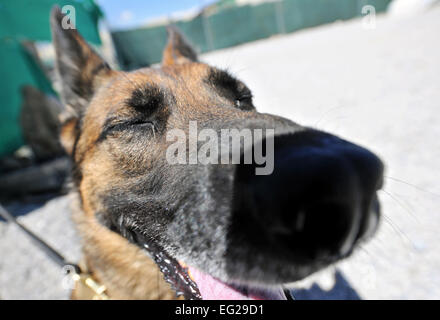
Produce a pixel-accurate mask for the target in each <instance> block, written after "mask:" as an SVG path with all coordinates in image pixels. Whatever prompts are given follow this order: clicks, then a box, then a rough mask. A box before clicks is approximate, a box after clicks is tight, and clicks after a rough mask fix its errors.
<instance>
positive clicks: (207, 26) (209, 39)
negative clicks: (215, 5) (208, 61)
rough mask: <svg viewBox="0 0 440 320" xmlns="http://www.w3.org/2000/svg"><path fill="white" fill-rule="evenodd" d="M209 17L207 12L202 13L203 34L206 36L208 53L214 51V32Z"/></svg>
mask: <svg viewBox="0 0 440 320" xmlns="http://www.w3.org/2000/svg"><path fill="white" fill-rule="evenodd" d="M208 19H209V18H208V16H207V14H206V11H205V10H203V11H202V26H203V33H204V34H205V39H206V43H207V45H208V51H212V50H214V40H213V37H212V30H211V25H210V24H209V21H208Z"/></svg>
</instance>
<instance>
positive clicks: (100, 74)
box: [50, 6, 112, 116]
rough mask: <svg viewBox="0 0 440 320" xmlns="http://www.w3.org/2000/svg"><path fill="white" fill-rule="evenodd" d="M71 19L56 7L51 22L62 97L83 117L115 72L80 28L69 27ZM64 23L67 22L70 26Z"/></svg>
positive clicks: (67, 104) (66, 103)
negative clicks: (96, 95)
mask: <svg viewBox="0 0 440 320" xmlns="http://www.w3.org/2000/svg"><path fill="white" fill-rule="evenodd" d="M68 19H69V17H68V16H65V15H64V14H63V13H62V12H61V10H60V8H59V7H58V6H55V7H54V8H53V9H52V12H51V17H50V23H51V29H52V40H53V44H54V47H55V54H56V60H55V63H56V69H57V72H58V74H59V76H60V80H61V86H62V88H61V90H62V92H61V95H62V99H63V102H64V103H65V105H66V106H68V107H69V108H72V109H73V112H75V113H76V114H77V115H78V116H80V115H81V114H82V113H83V112H84V110H85V108H86V107H87V105H88V103H89V101H90V99H91V98H92V96H93V94H94V92H95V91H96V89H97V88H98V87H99V86H100V85H102V83H103V82H104V81H105V80H106V79H107V78H108V77H109V76H110V75H111V74H112V71H111V69H110V67H109V65H108V64H107V63H106V62H105V61H104V60H103V59H102V58H101V57H100V56H99V55H98V54H97V53H96V52H95V51H94V50H93V49H92V48H91V47H90V46H89V45H88V44H87V42H86V41H85V40H84V39H83V38H82V37H81V35H80V34H79V33H78V31H77V30H76V29H70V28H68V27H69V25H68V24H67V23H66V21H64V22H63V20H68ZM63 25H66V28H64V27H63Z"/></svg>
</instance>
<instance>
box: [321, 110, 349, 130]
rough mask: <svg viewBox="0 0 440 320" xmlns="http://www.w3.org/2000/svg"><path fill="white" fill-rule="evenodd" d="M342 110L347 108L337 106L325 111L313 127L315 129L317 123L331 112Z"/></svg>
mask: <svg viewBox="0 0 440 320" xmlns="http://www.w3.org/2000/svg"><path fill="white" fill-rule="evenodd" d="M342 108H347V106H338V107H333V108H330V109H328V110H327V111H325V112H324V113H323V114H322V115H321V117H320V118H319V119H318V121H316V123H315V124H314V127H317V126H318V125H319V123H320V122H321V121H322V120H324V118H325V117H326V116H327V115H328V114H329V113H331V112H333V111H335V110H338V109H342Z"/></svg>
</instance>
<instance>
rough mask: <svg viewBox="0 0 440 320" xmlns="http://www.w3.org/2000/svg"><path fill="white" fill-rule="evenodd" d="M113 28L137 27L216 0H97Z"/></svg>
mask: <svg viewBox="0 0 440 320" xmlns="http://www.w3.org/2000/svg"><path fill="white" fill-rule="evenodd" d="M96 2H97V3H98V4H99V6H100V7H101V9H102V10H103V11H104V13H105V16H106V20H107V21H108V23H109V24H110V27H111V28H112V29H122V28H131V27H136V26H139V25H142V24H145V23H146V22H148V21H151V20H152V19H154V18H158V17H164V16H168V15H170V14H172V13H176V12H184V11H187V10H193V9H195V8H201V7H203V6H205V5H207V4H209V3H212V2H215V0H96Z"/></svg>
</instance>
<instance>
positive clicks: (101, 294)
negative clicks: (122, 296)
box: [0, 204, 109, 300]
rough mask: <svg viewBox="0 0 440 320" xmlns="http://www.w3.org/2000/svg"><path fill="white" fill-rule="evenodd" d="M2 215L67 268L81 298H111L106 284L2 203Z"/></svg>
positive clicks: (0, 206) (57, 262)
mask: <svg viewBox="0 0 440 320" xmlns="http://www.w3.org/2000/svg"><path fill="white" fill-rule="evenodd" d="M0 217H3V218H4V219H5V220H6V221H7V222H9V223H12V224H14V225H16V226H17V227H18V228H19V229H20V230H21V231H23V232H24V233H26V234H27V235H28V236H29V237H30V238H31V239H32V240H33V241H34V242H35V244H36V245H37V246H38V247H39V248H40V249H41V250H42V251H44V253H45V254H46V255H47V256H49V258H50V259H52V261H54V262H55V263H56V264H57V265H59V266H60V267H61V268H62V269H63V270H66V272H67V274H68V275H70V276H71V277H72V280H73V281H74V282H75V284H76V285H77V287H76V289H77V290H78V292H79V293H80V296H81V299H92V300H108V299H109V297H108V296H107V294H106V293H105V291H106V290H107V289H106V287H105V286H104V285H100V284H99V283H98V282H97V281H95V280H94V279H93V277H92V275H91V274H90V273H88V272H84V271H82V270H81V268H80V267H79V266H78V265H77V264H75V263H71V262H69V261H67V260H66V259H65V258H64V257H63V256H62V255H61V254H60V253H59V252H58V251H56V250H55V249H54V248H52V247H51V246H50V245H48V244H47V243H46V242H45V241H44V240H43V239H41V238H40V237H38V236H37V235H36V234H35V233H33V232H32V231H31V230H29V229H28V228H26V227H25V226H24V225H22V224H21V223H20V222H18V221H17V219H15V217H14V216H13V215H12V214H10V213H9V212H8V211H7V210H6V209H5V208H4V207H3V206H2V205H1V204H0Z"/></svg>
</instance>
